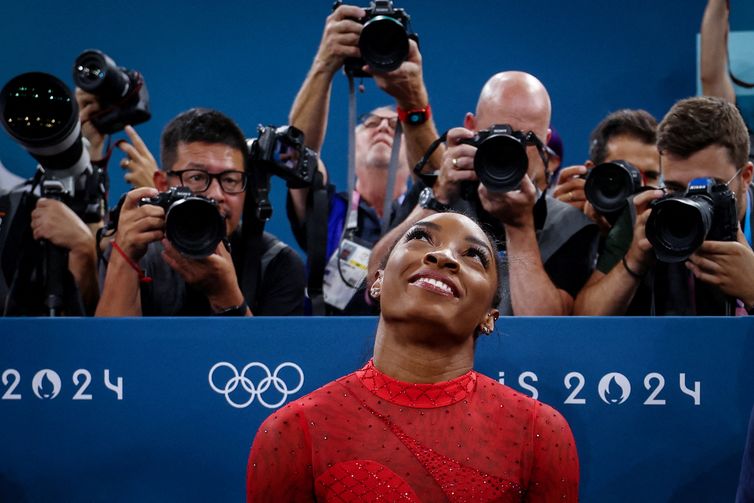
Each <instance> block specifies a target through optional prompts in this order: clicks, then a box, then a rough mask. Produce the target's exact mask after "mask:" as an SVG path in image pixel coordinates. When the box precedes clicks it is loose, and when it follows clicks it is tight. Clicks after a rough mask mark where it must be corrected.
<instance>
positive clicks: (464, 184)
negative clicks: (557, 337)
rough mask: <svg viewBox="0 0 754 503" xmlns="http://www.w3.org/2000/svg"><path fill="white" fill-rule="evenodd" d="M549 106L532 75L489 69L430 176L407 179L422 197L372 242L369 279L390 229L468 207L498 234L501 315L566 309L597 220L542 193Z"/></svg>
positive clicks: (587, 265)
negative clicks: (422, 179)
mask: <svg viewBox="0 0 754 503" xmlns="http://www.w3.org/2000/svg"><path fill="white" fill-rule="evenodd" d="M550 115H551V105H550V96H549V95H548V93H547V90H546V89H545V87H544V86H543V85H542V83H541V82H540V81H539V80H538V79H537V78H536V77H534V76H533V75H530V74H528V73H524V72H513V71H511V72H502V73H498V74H496V75H493V76H492V77H491V78H490V79H489V80H488V81H487V83H486V84H485V85H484V87H483V88H482V91H481V93H480V96H479V101H478V103H477V108H476V115H475V114H472V113H468V114H466V117H465V119H464V127H462V128H454V129H451V130H450V131H448V133H447V135H446V136H447V148H446V149H445V153H444V155H443V158H442V167H441V169H440V173H439V176H438V178H437V181H436V182H434V185H433V186H427V185H431V183H432V181H431V180H429V179H427V182H426V184H425V183H416V184H415V185H414V187H413V188H412V192H414V191H416V190H421V195H420V198H419V205H418V206H417V207H416V208H415V209H414V210H413V211H412V212H411V214H410V215H408V216H407V218H406V219H405V220H404V221H403V222H402V223H401V224H400V225H399V226H397V227H396V228H395V229H393V230H392V231H391V232H390V233H389V234H387V235H386V236H385V237H384V238H383V239H382V240H381V241H380V242H379V243H378V245H377V246H376V247H375V250H376V251H375V254H374V255H373V257H372V260H370V272H369V275H370V278H371V279H373V274H374V271H376V264H379V261H380V259H381V257H382V256H384V254H385V253H386V252H387V249H388V247H389V245H390V243H392V242H393V241H394V240H395V238H396V236H398V235H400V234H401V233H402V232H405V230H406V229H407V228H408V227H410V226H411V225H412V224H413V223H414V222H416V221H418V220H419V219H421V218H423V217H425V216H427V215H429V214H431V213H432V212H438V211H444V210H445V209H448V208H452V209H455V210H461V211H464V212H467V213H472V214H475V215H476V216H477V218H478V219H479V221H480V222H481V223H483V224H486V225H487V226H489V228H490V229H492V230H493V233H494V235H495V236H496V237H497V238H498V239H499V240H500V241H499V242H498V247H499V249H498V254H499V255H500V262H501V267H503V271H504V272H503V299H502V302H501V304H500V306H499V309H500V312H501V314H503V315H510V314H513V315H518V316H535V315H550V316H558V315H561V316H562V315H569V314H571V309H572V306H573V297H574V296H575V295H576V293H577V292H578V291H579V289H580V288H581V287H582V285H583V284H584V282H586V280H587V278H588V276H589V273H590V272H591V268H592V264H593V260H594V252H595V248H596V236H597V227H596V225H595V224H594V223H592V222H591V221H590V220H589V219H588V218H586V216H584V214H583V213H582V212H581V211H579V210H577V209H576V208H574V207H572V206H570V205H568V204H565V203H563V202H561V201H558V200H556V199H553V198H551V197H549V196H546V195H545V190H546V187H547V175H546V166H547V161H548V159H547V151H546V148H545V144H546V142H547V140H548V137H549V124H550ZM425 178H426V177H425ZM408 197H410V196H407V198H408Z"/></svg>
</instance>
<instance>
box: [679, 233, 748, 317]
mask: <svg viewBox="0 0 754 503" xmlns="http://www.w3.org/2000/svg"><path fill="white" fill-rule="evenodd" d="M686 267H688V268H689V270H691V272H693V273H694V276H696V278H697V279H699V280H701V281H704V282H705V283H708V284H710V285H716V286H718V287H719V288H720V290H721V291H722V292H723V293H725V294H726V295H730V296H731V297H735V298H737V299H741V300H742V301H743V303H744V304H745V305H746V307H747V308H751V307H754V251H753V250H752V249H751V247H750V246H749V243H748V242H747V241H746V237H745V236H744V234H743V232H741V229H740V228H739V229H738V236H737V240H736V241H705V242H704V243H702V246H701V247H699V249H698V250H697V251H696V252H695V253H694V254H693V255H691V257H690V258H689V260H688V261H686Z"/></svg>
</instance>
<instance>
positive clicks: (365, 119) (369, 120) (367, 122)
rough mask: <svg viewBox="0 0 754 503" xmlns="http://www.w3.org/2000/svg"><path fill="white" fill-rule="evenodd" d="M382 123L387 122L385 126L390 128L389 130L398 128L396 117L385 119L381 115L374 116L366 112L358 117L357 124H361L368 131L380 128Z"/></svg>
mask: <svg viewBox="0 0 754 503" xmlns="http://www.w3.org/2000/svg"><path fill="white" fill-rule="evenodd" d="M382 121H387V125H388V126H390V129H395V128H396V127H398V116H397V115H396V116H394V117H385V116H382V115H377V114H374V113H372V112H367V113H365V114H363V115H362V116H361V117H359V122H361V124H363V125H364V127H366V128H369V129H372V128H376V127H380V124H382Z"/></svg>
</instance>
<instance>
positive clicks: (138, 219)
mask: <svg viewBox="0 0 754 503" xmlns="http://www.w3.org/2000/svg"><path fill="white" fill-rule="evenodd" d="M157 194H158V192H157V189H153V188H151V187H142V188H139V189H134V190H132V191H131V192H129V193H128V194H127V195H126V199H125V200H124V201H123V207H122V208H121V210H120V218H119V220H118V231H117V233H116V234H115V242H116V243H118V246H120V248H121V250H123V252H124V253H125V254H126V255H127V256H128V257H129V258H130V259H131V260H133V261H134V262H138V261H139V260H140V259H141V258H142V257H143V256H144V254H145V253H146V252H147V247H148V246H149V243H152V242H154V241H159V240H161V239H162V238H163V237H164V234H165V232H164V227H165V210H164V209H163V208H162V207H160V206H155V205H152V204H145V205H144V206H139V200H140V199H142V198H145V197H153V196H156V195H157ZM115 256H119V255H118V254H115V253H114V254H113V257H115Z"/></svg>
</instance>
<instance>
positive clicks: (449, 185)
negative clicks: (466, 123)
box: [434, 127, 478, 204]
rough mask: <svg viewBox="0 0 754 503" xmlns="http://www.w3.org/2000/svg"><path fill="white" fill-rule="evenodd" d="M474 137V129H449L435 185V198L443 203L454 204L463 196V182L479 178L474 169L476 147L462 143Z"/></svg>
mask: <svg viewBox="0 0 754 503" xmlns="http://www.w3.org/2000/svg"><path fill="white" fill-rule="evenodd" d="M473 137H474V132H473V131H469V130H468V129H466V128H462V127H458V128H453V129H451V130H450V131H448V142H447V148H446V149H445V153H444V154H443V156H442V164H441V166H440V174H439V176H438V177H437V182H435V186H434V192H435V198H436V199H437V200H438V201H439V202H441V203H443V204H453V203H454V202H456V201H457V200H458V199H459V198H460V197H461V183H462V182H465V181H476V180H478V178H477V176H476V172H475V171H474V155H475V154H476V147H473V146H471V145H466V144H465V143H460V141H461V140H468V139H469V138H473Z"/></svg>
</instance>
